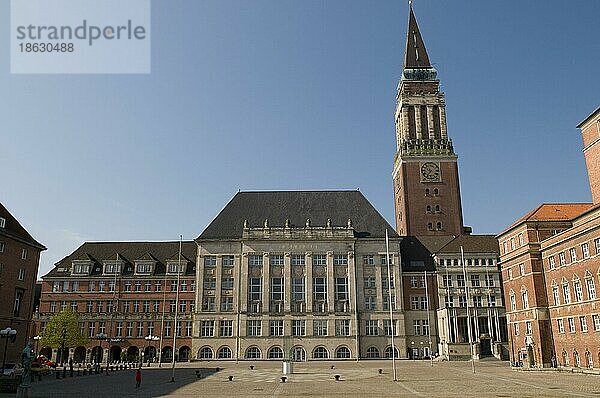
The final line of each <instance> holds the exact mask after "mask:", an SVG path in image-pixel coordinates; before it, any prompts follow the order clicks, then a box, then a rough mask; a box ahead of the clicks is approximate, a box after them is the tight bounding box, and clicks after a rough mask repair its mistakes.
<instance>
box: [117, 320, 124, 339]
mask: <svg viewBox="0 0 600 398" xmlns="http://www.w3.org/2000/svg"><path fill="white" fill-rule="evenodd" d="M117 337H123V321H117Z"/></svg>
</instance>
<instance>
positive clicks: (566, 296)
mask: <svg viewBox="0 0 600 398" xmlns="http://www.w3.org/2000/svg"><path fill="white" fill-rule="evenodd" d="M562 288H563V297H564V299H565V304H571V289H569V284H568V283H565V284H564V285H563V287H562Z"/></svg>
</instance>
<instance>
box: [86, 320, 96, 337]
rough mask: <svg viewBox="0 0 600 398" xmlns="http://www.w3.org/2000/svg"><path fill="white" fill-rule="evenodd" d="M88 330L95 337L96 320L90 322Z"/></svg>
mask: <svg viewBox="0 0 600 398" xmlns="http://www.w3.org/2000/svg"><path fill="white" fill-rule="evenodd" d="M88 330H89V333H90V337H94V336H95V335H96V322H88Z"/></svg>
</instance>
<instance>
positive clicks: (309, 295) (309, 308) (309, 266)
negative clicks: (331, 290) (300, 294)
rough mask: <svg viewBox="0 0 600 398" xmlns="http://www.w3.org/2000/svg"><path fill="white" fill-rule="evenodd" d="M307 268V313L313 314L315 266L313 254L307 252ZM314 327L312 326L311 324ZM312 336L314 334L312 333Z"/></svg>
mask: <svg viewBox="0 0 600 398" xmlns="http://www.w3.org/2000/svg"><path fill="white" fill-rule="evenodd" d="M304 262H305V267H306V280H305V282H304V283H305V287H306V312H312V311H313V284H312V283H313V274H312V271H313V266H312V252H307V253H306V257H305V261H304ZM306 327H307V328H308V324H307V325H306ZM311 327H312V324H311ZM307 334H308V330H307ZM311 334H312V333H311Z"/></svg>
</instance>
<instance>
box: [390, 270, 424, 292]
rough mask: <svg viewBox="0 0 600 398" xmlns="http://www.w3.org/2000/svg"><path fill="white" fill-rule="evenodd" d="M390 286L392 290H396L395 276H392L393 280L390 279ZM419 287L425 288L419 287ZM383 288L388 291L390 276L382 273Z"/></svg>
mask: <svg viewBox="0 0 600 398" xmlns="http://www.w3.org/2000/svg"><path fill="white" fill-rule="evenodd" d="M389 286H390V288H392V289H393V288H394V275H392V276H391V278H389ZM419 287H424V285H423V286H419ZM381 288H382V289H387V288H388V274H387V273H385V274H384V273H382V274H381Z"/></svg>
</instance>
